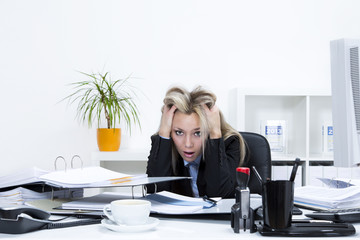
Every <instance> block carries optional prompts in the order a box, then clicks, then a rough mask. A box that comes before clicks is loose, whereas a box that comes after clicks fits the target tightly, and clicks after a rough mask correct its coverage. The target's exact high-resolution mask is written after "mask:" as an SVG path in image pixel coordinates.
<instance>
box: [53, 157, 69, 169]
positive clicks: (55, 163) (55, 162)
mask: <svg viewBox="0 0 360 240" xmlns="http://www.w3.org/2000/svg"><path fill="white" fill-rule="evenodd" d="M58 159H62V160H63V161H64V163H65V172H66V169H67V164H66V160H65V158H64V157H63V156H57V157H56V159H55V161H54V166H55V171H56V170H57V160H58Z"/></svg>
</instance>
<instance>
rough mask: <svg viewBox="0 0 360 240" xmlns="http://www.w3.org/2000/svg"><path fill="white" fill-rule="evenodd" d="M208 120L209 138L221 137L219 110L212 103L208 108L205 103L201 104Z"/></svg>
mask: <svg viewBox="0 0 360 240" xmlns="http://www.w3.org/2000/svg"><path fill="white" fill-rule="evenodd" d="M203 108H204V110H205V113H206V116H207V119H208V122H209V131H210V132H209V133H210V138H211V139H216V138H221V136H222V134H221V127H220V110H219V108H218V107H217V106H216V105H214V106H213V107H212V108H209V107H208V106H207V105H206V104H204V105H203Z"/></svg>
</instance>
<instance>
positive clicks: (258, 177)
mask: <svg viewBox="0 0 360 240" xmlns="http://www.w3.org/2000/svg"><path fill="white" fill-rule="evenodd" d="M252 169H253V171H254V173H255V176H256V177H257V179H258V180H259V182H260V183H261V184H262V183H263V180H262V178H261V176H260V174H259V172H258V171H257V170H256V168H255V166H252Z"/></svg>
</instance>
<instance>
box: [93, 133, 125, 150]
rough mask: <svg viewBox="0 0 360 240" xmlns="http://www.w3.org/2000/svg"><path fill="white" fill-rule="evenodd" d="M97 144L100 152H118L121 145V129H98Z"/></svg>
mask: <svg viewBox="0 0 360 240" xmlns="http://www.w3.org/2000/svg"><path fill="white" fill-rule="evenodd" d="M97 143H98V147H99V150H100V151H104V152H107V151H109V152H110V151H118V150H119V148H120V143H121V128H110V129H109V128H98V129H97Z"/></svg>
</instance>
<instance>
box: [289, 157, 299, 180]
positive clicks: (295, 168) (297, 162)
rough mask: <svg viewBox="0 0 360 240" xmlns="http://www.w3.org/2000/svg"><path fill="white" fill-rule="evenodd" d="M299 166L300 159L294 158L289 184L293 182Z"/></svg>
mask: <svg viewBox="0 0 360 240" xmlns="http://www.w3.org/2000/svg"><path fill="white" fill-rule="evenodd" d="M299 164H300V158H296V159H295V163H294V166H293V169H292V171H291V175H290V182H293V181H294V180H295V176H296V172H297V169H298V166H299Z"/></svg>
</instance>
